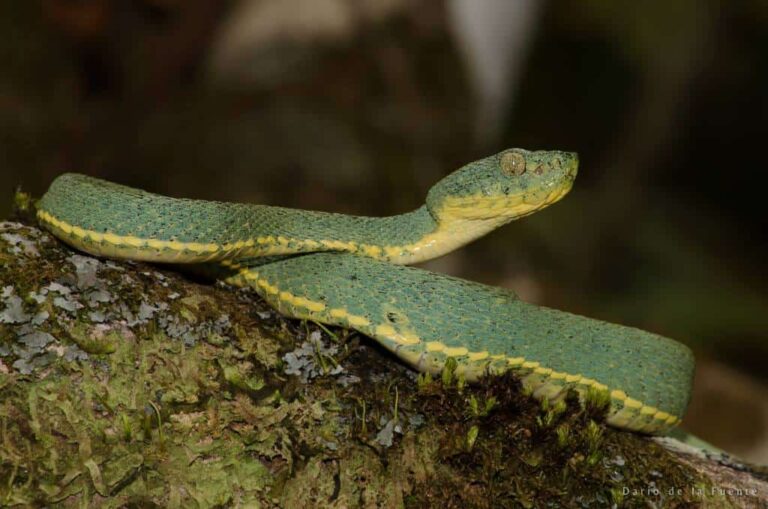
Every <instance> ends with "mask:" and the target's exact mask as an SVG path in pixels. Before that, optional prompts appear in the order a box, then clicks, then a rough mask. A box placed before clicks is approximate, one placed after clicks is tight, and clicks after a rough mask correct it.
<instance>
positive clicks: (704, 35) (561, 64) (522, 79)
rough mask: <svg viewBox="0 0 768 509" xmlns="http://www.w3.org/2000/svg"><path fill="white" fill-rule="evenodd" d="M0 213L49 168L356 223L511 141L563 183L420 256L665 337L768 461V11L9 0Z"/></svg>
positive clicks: (702, 6)
mask: <svg viewBox="0 0 768 509" xmlns="http://www.w3.org/2000/svg"><path fill="white" fill-rule="evenodd" d="M0 34H2V35H1V36H0V195H2V196H3V199H2V200H0V217H6V216H7V214H8V213H9V212H10V204H11V201H12V194H13V191H14V189H15V188H16V187H17V186H19V185H21V186H22V187H23V188H24V190H26V191H29V192H32V193H34V194H35V195H37V196H39V195H41V194H42V193H43V192H44V191H45V189H46V187H47V185H48V184H49V183H50V181H51V180H52V179H53V178H54V177H55V176H56V175H58V174H60V173H62V172H64V171H77V172H82V173H87V174H90V175H95V176H99V177H102V178H106V179H110V180H114V181H118V182H121V183H124V184H128V185H132V186H137V187H142V188H145V189H148V190H151V191H154V192H159V193H165V194H171V195H174V196H185V197H193V198H207V199H217V200H234V201H245V202H258V203H268V204H279V205H284V206H291V207H301V208H312V209H320V210H328V211H338V212H346V213H354V214H361V215H388V214H395V213H400V212H404V211H407V210H410V209H413V208H416V207H417V206H419V205H421V204H422V203H423V199H424V196H425V193H426V191H427V190H428V189H429V187H430V186H431V185H432V184H433V183H434V182H435V181H437V180H438V179H439V178H440V177H441V176H443V175H446V174H447V173H449V172H451V171H453V170H454V169H456V168H458V167H459V166H460V165H462V164H464V163H466V162H469V161H471V160H473V159H476V158H479V157H483V156H485V155H488V154H491V153H493V152H496V151H499V150H501V149H503V148H506V147H524V148H530V149H537V148H541V149H563V150H573V151H577V152H579V154H580V157H581V168H580V173H579V177H578V179H577V181H576V186H575V188H574V190H573V191H572V192H571V194H570V196H568V197H566V199H565V200H564V201H563V202H561V203H559V204H557V205H554V206H553V207H551V208H550V209H547V210H546V211H544V212H542V213H539V214H537V215H535V216H532V217H530V218H527V219H525V220H524V221H520V222H518V223H514V224H512V225H510V226H509V227H507V228H504V229H502V230H501V231H497V232H495V233H493V234H491V235H489V236H488V237H487V238H484V239H481V240H480V241H478V242H476V243H475V244H473V245H471V246H469V247H468V248H465V249H463V250H461V251H459V252H457V253H454V254H451V255H449V256H447V257H444V258H443V259H440V260H436V261H434V262H432V263H430V264H427V266H428V267H429V268H431V269H433V270H439V271H444V272H449V273H452V274H456V275H460V276H462V277H466V278H469V279H474V280H479V281H482V282H485V283H489V284H494V285H500V286H505V287H509V288H512V289H514V290H516V291H517V292H518V293H519V294H520V295H521V296H522V297H523V298H525V299H527V300H530V301H533V302H537V303H541V304H545V305H548V306H552V307H557V308H560V309H565V310H568V311H572V312H577V313H581V314H586V315H589V316H592V317H596V318H601V319H605V320H610V321H615V322H621V323H626V324H630V325H634V326H638V327H641V328H644V329H648V330H652V331H655V332H658V333H661V334H664V335H667V336H671V337H674V338H676V339H678V340H681V341H683V342H685V343H687V344H688V345H690V346H691V347H692V348H693V349H694V350H695V352H696V355H697V359H698V370H697V378H696V388H695V393H694V400H693V402H692V404H691V407H690V411H689V413H688V417H687V419H686V422H685V426H686V428H687V429H688V430H690V431H692V432H694V433H696V434H698V435H700V436H701V437H702V438H704V439H706V440H709V441H711V442H712V443H715V444H717V445H719V446H722V447H724V448H726V449H727V450H730V451H732V452H735V453H737V454H740V455H742V456H743V457H745V458H746V459H749V460H752V461H757V462H768V369H766V366H767V365H768V286H767V285H766V283H767V282H768V281H766V271H765V262H766V259H768V238H767V237H766V235H765V233H766V226H768V215H767V214H766V211H765V203H766V199H765V192H766V191H765V184H761V183H760V180H759V178H760V175H761V174H763V173H764V172H765V171H766V156H767V152H766V149H765V144H766V135H768V131H767V130H766V126H768V2H765V1H764V0H744V1H715V0H676V1H674V2H668V1H666V0H648V1H644V2H633V1H629V0H623V1H615V2H604V1H600V0H556V1H536V0H429V1H407V0H240V1H234V0H229V1H224V0H183V1H182V0H34V1H19V0H0Z"/></svg>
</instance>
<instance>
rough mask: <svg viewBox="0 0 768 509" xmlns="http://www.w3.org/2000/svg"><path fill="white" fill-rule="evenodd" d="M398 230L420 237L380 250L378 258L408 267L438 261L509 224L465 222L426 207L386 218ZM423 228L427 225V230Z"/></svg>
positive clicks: (489, 220) (493, 220)
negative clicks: (406, 229)
mask: <svg viewBox="0 0 768 509" xmlns="http://www.w3.org/2000/svg"><path fill="white" fill-rule="evenodd" d="M381 220H382V221H383V222H387V221H392V222H394V223H396V224H398V225H399V227H400V228H411V229H412V230H414V231H419V230H420V231H421V234H420V235H419V236H418V237H417V238H415V239H413V240H412V241H410V242H408V243H403V244H399V245H396V244H393V245H385V246H383V253H382V254H383V256H378V257H376V256H375V258H380V259H383V260H386V261H387V262H389V263H395V264H398V265H409V264H412V263H420V262H423V261H426V260H431V259H432V258H437V257H439V256H442V255H444V254H446V253H449V252H451V251H453V250H455V249H458V248H460V247H461V246H464V245H466V244H468V243H470V242H472V241H474V240H475V239H477V238H479V237H482V236H483V235H485V234H487V233H489V232H491V231H492V230H495V229H496V228H498V227H499V226H502V225H503V224H505V223H507V222H509V221H510V220H511V219H510V218H505V217H492V218H484V219H467V218H462V217H453V216H451V215H448V214H433V213H431V212H430V211H429V209H428V208H427V207H426V206H423V207H421V208H419V209H417V210H415V211H413V212H411V213H408V214H401V215H399V216H392V217H386V218H382V219H381ZM423 225H429V227H428V228H427V229H425V228H424V227H423Z"/></svg>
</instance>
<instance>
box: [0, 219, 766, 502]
mask: <svg viewBox="0 0 768 509" xmlns="http://www.w3.org/2000/svg"><path fill="white" fill-rule="evenodd" d="M599 406H600V405H599V401H597V402H592V403H590V404H589V405H588V407H587V408H586V409H583V408H582V407H581V405H580V404H579V402H578V401H577V399H576V398H575V397H571V398H568V399H567V400H566V401H564V402H561V403H558V404H555V405H544V408H542V405H541V404H540V403H538V402H536V401H535V400H533V399H531V398H530V397H529V396H527V395H525V394H524V392H523V391H522V390H521V388H520V384H519V381H518V380H516V379H515V378H514V377H513V376H503V377H499V378H496V379H493V380H488V381H486V382H485V383H483V384H480V385H474V386H470V385H466V384H465V383H464V381H463V380H462V379H460V378H457V377H456V376H455V373H454V372H453V371H452V370H451V369H450V366H449V368H448V369H447V370H446V371H445V372H444V373H443V374H442V376H440V377H435V378H433V377H430V376H420V377H418V380H417V377H416V375H415V374H414V373H412V372H410V371H409V370H408V369H407V368H405V367H403V366H402V365H401V364H400V363H398V362H397V360H396V359H395V358H394V357H391V356H389V355H387V354H386V353H385V352H383V351H382V350H380V349H379V348H377V347H376V346H375V344H374V343H372V342H371V341H368V340H367V339H366V338H363V337H360V336H359V335H357V334H354V333H350V332H349V331H344V330H338V329H333V330H327V329H326V328H324V327H321V326H317V325H315V324H311V323H300V322H297V321H295V320H286V319H284V318H282V317H280V316H279V315H277V314H276V313H275V312H274V311H273V310H271V309H270V308H269V307H268V306H267V305H266V304H264V303H263V302H262V301H261V300H260V299H259V298H258V296H256V295H255V294H254V293H252V292H250V291H247V290H236V289H233V288H229V287H224V286H220V285H213V284H201V283H195V282H191V281H189V280H187V279H185V278H184V277H183V276H181V275H179V274H177V273H174V272H171V271H167V270H165V269H163V268H159V267H153V266H148V265H143V264H137V263H130V262H129V263H119V262H112V261H105V260H98V259H95V258H91V257H88V256H84V255H82V254H79V253H76V252H73V251H71V250H70V249H68V248H66V247H65V246H63V245H62V244H60V243H59V242H58V241H56V240H55V239H54V238H53V237H51V236H50V235H48V234H46V233H44V232H43V231H41V230H39V229H37V228H36V227H35V226H34V225H33V224H32V223H31V222H30V223H28V224H26V225H25V224H21V223H16V222H5V223H0V506H11V507H15V506H18V507H25V506H35V505H47V506H64V507H68V506H78V507H81V506H100V507H124V506H131V505H132V506H151V505H153V506H161V507H289V508H290V507H438V506H442V507H494V508H495V507H543V506H551V507H574V506H591V507H607V506H610V505H611V504H617V506H619V507H646V506H647V504H648V503H649V500H650V501H651V502H653V503H654V504H656V505H657V506H665V507H666V506H669V507H674V506H676V505H679V506H683V505H684V504H686V503H697V502H701V501H706V502H708V503H710V504H713V505H717V506H718V507H721V506H728V505H730V506H733V507H758V506H759V504H761V503H764V501H765V497H766V496H768V484H766V482H765V476H764V474H763V478H762V479H761V478H760V474H759V473H754V472H748V471H747V470H745V469H741V470H740V469H735V468H732V467H731V466H727V465H723V464H720V463H717V462H715V461H712V460H710V459H707V458H704V457H700V456H697V455H695V454H690V453H689V452H681V451H679V450H673V449H670V448H669V447H667V445H669V444H667V443H660V442H658V441H655V440H652V439H650V438H647V437H642V436H639V435H635V434H631V433H625V432H620V431H616V430H614V429H611V428H607V427H605V426H604V425H603V424H602V422H601V412H600V408H599ZM669 443H670V444H673V445H674V442H669ZM735 489H738V490H742V492H741V494H738V493H737V492H735V491H731V492H728V491H727V490H735ZM628 490H629V491H628ZM713 490H714V491H713ZM750 490H754V491H750Z"/></svg>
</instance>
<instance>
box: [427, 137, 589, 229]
mask: <svg viewBox="0 0 768 509" xmlns="http://www.w3.org/2000/svg"><path fill="white" fill-rule="evenodd" d="M578 164H579V158H578V155H577V154H575V153H573V152H561V151H544V150H538V151H530V150H523V149H519V148H514V149H509V150H505V151H504V152H500V153H498V154H496V155H493V156H490V157H486V158H485V159H480V160H478V161H474V162H472V163H469V164H467V165H466V166H463V167H462V168H460V169H459V170H457V171H455V172H453V173H452V174H450V175H448V176H447V177H445V178H444V179H442V180H441V181H440V182H438V183H437V184H435V185H434V186H433V187H432V189H431V190H430V191H429V194H428V195H427V207H428V208H429V211H430V212H431V213H432V215H433V216H434V217H435V218H436V219H437V220H438V221H439V222H445V221H451V220H473V219H474V220H494V221H498V222H499V223H505V222H508V221H511V220H513V219H517V218H520V217H523V216H527V215H528V214H532V213H533V212H536V211H537V210H540V209H542V208H544V207H546V206H548V205H550V204H552V203H555V202H556V201H558V200H559V199H560V198H562V197H563V196H565V194H566V193H567V192H568V191H570V189H571V186H572V185H573V181H574V179H575V178H576V171H577V168H578Z"/></svg>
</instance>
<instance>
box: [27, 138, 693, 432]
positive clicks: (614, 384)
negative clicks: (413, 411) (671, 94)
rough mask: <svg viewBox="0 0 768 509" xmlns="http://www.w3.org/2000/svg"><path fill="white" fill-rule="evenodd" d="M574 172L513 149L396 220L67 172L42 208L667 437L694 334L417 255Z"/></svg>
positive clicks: (85, 231) (295, 307)
mask: <svg viewBox="0 0 768 509" xmlns="http://www.w3.org/2000/svg"><path fill="white" fill-rule="evenodd" d="M577 169H578V156H577V154H575V153H572V152H564V151H557V150H524V149H517V148H515V149H508V150H504V151H502V152H500V153H498V154H495V155H492V156H490V157H485V158H483V159H479V160H477V161H474V162H471V163H469V164H466V165H464V166H462V167H461V168H459V169H458V170H456V171H454V172H453V173H450V174H448V175H447V176H445V177H443V178H442V179H441V180H439V181H438V182H437V183H436V184H434V185H433V186H432V187H431V188H430V190H429V191H428V193H427V195H426V199H425V203H424V204H423V205H422V206H420V207H419V208H417V209H416V210H413V211H410V212H406V213H403V214H398V215H393V216H388V217H365V216H354V215H347V214H339V213H333V212H324V211H310V210H300V209H292V208H283V207H277V206H272V205H260V204H244V203H226V202H216V201H205V200H191V199H185V198H174V197H168V196H163V195H158V194H153V193H150V192H147V191H144V190H140V189H134V188H131V187H127V186H124V185H120V184H116V183H112V182H108V181H105V180H100V179H97V178H94V177H90V176H85V175H81V174H75V173H65V174H62V175H60V176H58V177H57V178H56V179H55V180H54V181H53V182H52V183H51V185H50V187H49V189H48V191H47V192H46V193H45V194H44V195H43V197H42V198H41V199H40V200H39V202H38V207H37V218H38V221H39V222H40V224H41V225H43V226H44V227H45V228H46V229H48V230H49V231H50V232H52V233H53V234H54V235H55V236H56V237H58V238H59V239H61V240H62V241H64V242H65V243H67V244H69V245H70V246H72V247H74V248H76V249H78V250H80V251H84V252H86V253H89V254H92V255H95V256H101V257H108V258H117V259H131V260H141V261H148V262H157V263H172V264H199V265H201V266H211V265H213V266H216V267H219V268H221V269H222V270H224V271H226V272H225V275H224V279H225V280H226V281H227V282H229V283H231V284H234V285H238V286H248V287H251V288H253V289H254V290H255V291H256V292H257V293H258V294H259V295H260V296H261V297H262V298H263V299H264V300H266V301H267V302H268V303H269V304H270V305H271V306H273V307H274V308H275V309H276V310H277V311H278V312H279V313H281V314H283V315H285V316H288V317H291V318H297V319H304V320H311V321H315V322H318V323H322V324H327V325H334V326H341V327H346V328H349V329H354V330H356V331H358V332H360V333H362V334H363V335H365V336H368V337H370V338H373V340H375V341H376V342H378V343H379V344H381V345H382V346H383V347H384V348H385V349H386V350H388V351H390V352H392V353H393V354H394V355H395V356H396V357H397V358H398V359H400V360H401V361H402V362H404V363H405V364H407V365H408V366H410V367H411V368H413V369H415V370H417V371H419V372H423V373H431V374H439V373H440V372H441V371H442V370H444V369H445V367H446V366H447V365H449V363H450V365H451V366H452V368H453V369H455V374H456V376H457V377H459V376H461V377H463V378H464V379H465V380H466V381H467V382H469V383H472V382H477V381H479V380H480V379H483V378H484V377H486V376H495V375H500V374H502V373H506V372H512V373H514V374H515V375H517V376H518V377H519V379H520V380H521V381H522V385H523V387H524V388H525V390H526V391H528V392H529V393H530V394H532V395H533V396H534V397H535V398H538V399H539V400H541V401H544V400H546V401H550V402H553V401H558V400H559V399H562V398H565V396H566V395H567V394H568V393H570V392H571V391H575V393H576V394H577V395H578V396H579V397H580V398H581V399H582V400H586V399H587V398H589V397H592V396H594V395H595V394H597V395H602V396H604V400H603V401H606V402H607V405H606V406H607V411H606V422H607V423H608V424H609V425H612V426H614V427H617V428H621V429H625V430H631V431H635V432H640V433H643V434H664V433H666V432H669V431H670V430H671V429H672V428H674V427H675V426H676V425H677V424H678V423H679V422H680V421H681V419H682V416H683V413H684V412H685V409H686V407H687V404H688V401H689V399H690V394H691V384H692V377H693V370H694V358H693V355H692V353H691V351H690V349H689V348H688V347H687V346H685V345H683V344H682V343H679V342H677V341H674V340H672V339H669V338H666V337H663V336H660V335H657V334H654V333H651V332H646V331H643V330H640V329H637V328H633V327H629V326H625V325H619V324H614V323H608V322H604V321H600V320H596V319H591V318H587V317H584V316H579V315H576V314H571V313H568V312H564V311H559V310H555V309H550V308H546V307H541V306H538V305H534V304H531V303H528V302H525V301H523V300H521V299H520V298H518V297H517V296H516V295H515V293H514V292H512V291H511V290H508V289H505V288H500V287H494V286H488V285H484V284H480V283H476V282H471V281H467V280H464V279H459V278H456V277H452V276H448V275H443V274H439V273H434V272H430V271H427V270H424V269H421V268H416V267H410V266H408V265H410V264H415V263H419V262H423V261H425V260H429V259H432V258H436V257H439V256H441V255H443V254H446V253H448V252H450V251H453V250H455V249H457V248H459V247H461V246H463V245H465V244H467V243H469V242H471V241H473V240H475V239H477V238H479V237H481V236H483V235H485V234H487V233H489V232H491V231H492V230H495V229H497V228H499V227H500V226H502V225H505V224H507V223H509V222H511V221H513V220H516V219H520V218H522V217H525V216H527V215H530V214H532V213H534V212H537V211H539V210H541V209H543V208H545V207H547V206H549V205H551V204H553V203H555V202H557V201H559V200H560V199H561V198H562V197H563V196H565V195H566V194H567V193H568V191H569V190H570V189H571V187H572V186H573V182H574V180H575V177H576V174H577ZM451 359H453V361H450V360H451Z"/></svg>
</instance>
